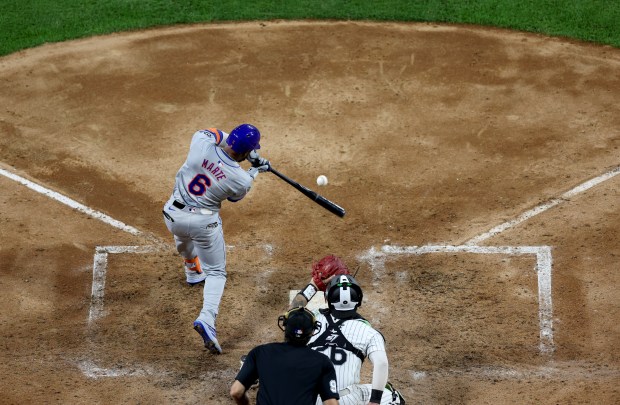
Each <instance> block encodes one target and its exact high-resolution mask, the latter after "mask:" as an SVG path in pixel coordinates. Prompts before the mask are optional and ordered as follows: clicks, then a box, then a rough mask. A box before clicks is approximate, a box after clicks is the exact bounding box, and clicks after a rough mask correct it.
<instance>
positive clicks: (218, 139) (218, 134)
mask: <svg viewBox="0 0 620 405" xmlns="http://www.w3.org/2000/svg"><path fill="white" fill-rule="evenodd" d="M207 131H209V132H211V133H213V135H215V143H216V145H219V144H220V142H222V131H220V130H219V129H217V128H207Z"/></svg>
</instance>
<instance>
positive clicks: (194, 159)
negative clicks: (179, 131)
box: [172, 128, 252, 212]
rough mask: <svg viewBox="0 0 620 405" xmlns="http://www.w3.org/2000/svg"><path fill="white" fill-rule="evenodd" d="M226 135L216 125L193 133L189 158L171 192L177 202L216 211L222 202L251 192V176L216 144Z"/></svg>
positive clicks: (177, 176)
mask: <svg viewBox="0 0 620 405" xmlns="http://www.w3.org/2000/svg"><path fill="white" fill-rule="evenodd" d="M227 136H228V134H227V133H226V132H224V131H220V130H219V129H217V128H209V129H205V130H201V131H197V132H196V133H194V136H193V138H192V142H191V144H190V148H189V153H188V155H187V160H186V161H185V163H184V164H183V166H181V168H180V169H179V171H178V172H177V175H176V179H175V185H174V192H173V194H172V195H173V197H174V198H175V199H176V200H177V201H179V202H181V203H183V204H185V205H189V206H192V207H197V208H207V209H209V210H211V211H216V212H217V211H219V210H220V207H221V206H222V201H224V200H226V199H229V200H231V201H239V200H240V199H242V198H243V197H244V196H245V195H246V194H247V192H248V191H250V187H251V186H252V176H250V175H249V174H248V173H247V172H246V171H245V170H244V169H243V168H242V167H241V166H240V165H239V163H238V162H236V161H234V160H233V159H231V158H230V156H228V155H227V154H226V153H224V151H223V150H222V149H221V148H219V147H218V146H217V145H219V144H220V142H222V140H224V139H225V138H226V137H227Z"/></svg>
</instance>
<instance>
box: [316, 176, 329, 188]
mask: <svg viewBox="0 0 620 405" xmlns="http://www.w3.org/2000/svg"><path fill="white" fill-rule="evenodd" d="M316 184H318V185H319V186H326V185H327V177H325V176H323V175H320V176H319V177H317V178H316Z"/></svg>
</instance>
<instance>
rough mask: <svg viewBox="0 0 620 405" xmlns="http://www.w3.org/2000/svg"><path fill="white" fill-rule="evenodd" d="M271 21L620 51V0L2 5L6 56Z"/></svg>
mask: <svg viewBox="0 0 620 405" xmlns="http://www.w3.org/2000/svg"><path fill="white" fill-rule="evenodd" d="M272 19H289V20H291V19H293V20H299V19H330V20H378V21H427V22H447V23H465V24H477V25H488V26H496V27H502V28H509V29H514V30H519V31H530V32H536V33H541V34H546V35H551V36H562V37H568V38H574V39H579V40H583V41H589V42H595V43H600V44H607V45H612V46H614V47H620V0H461V1H457V0H452V1H450V0H424V1H420V0H322V1H321V0H314V1H311V0H228V1H222V0H211V1H204V0H0V55H6V54H8V53H12V52H15V51H17V50H20V49H23V48H29V47H33V46H37V45H41V44H43V43H46V42H58V41H64V40H68V39H75V38H80V37H86V36H92V35H97V34H105V33H110V32H115V31H126V30H135V29H142V28H147V27H154V26H163V25H172V24H185V23H196V22H214V21H239V20H272Z"/></svg>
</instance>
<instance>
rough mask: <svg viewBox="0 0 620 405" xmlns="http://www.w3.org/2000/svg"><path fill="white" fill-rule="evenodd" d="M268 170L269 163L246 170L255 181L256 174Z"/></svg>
mask: <svg viewBox="0 0 620 405" xmlns="http://www.w3.org/2000/svg"><path fill="white" fill-rule="evenodd" d="M269 169H270V167H269V162H267V164H266V165H262V166H258V167H250V168H249V169H248V174H249V175H250V176H252V178H253V179H256V176H258V173H264V172H268V171H269Z"/></svg>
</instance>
